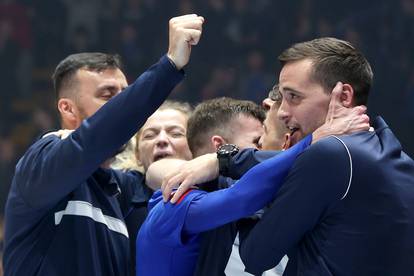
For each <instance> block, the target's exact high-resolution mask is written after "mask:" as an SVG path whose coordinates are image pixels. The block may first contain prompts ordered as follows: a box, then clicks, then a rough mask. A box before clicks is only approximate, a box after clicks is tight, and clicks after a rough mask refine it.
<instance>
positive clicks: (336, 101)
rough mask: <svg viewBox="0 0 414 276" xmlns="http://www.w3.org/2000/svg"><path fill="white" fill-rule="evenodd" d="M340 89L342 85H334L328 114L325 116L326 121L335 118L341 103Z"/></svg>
mask: <svg viewBox="0 0 414 276" xmlns="http://www.w3.org/2000/svg"><path fill="white" fill-rule="evenodd" d="M342 88H343V84H342V82H340V81H339V82H337V83H336V85H335V87H334V89H333V90H332V94H331V100H330V102H329V108H328V113H327V115H326V119H327V121H329V120H332V119H333V118H334V117H335V113H336V110H337V106H338V105H340V103H341V94H342Z"/></svg>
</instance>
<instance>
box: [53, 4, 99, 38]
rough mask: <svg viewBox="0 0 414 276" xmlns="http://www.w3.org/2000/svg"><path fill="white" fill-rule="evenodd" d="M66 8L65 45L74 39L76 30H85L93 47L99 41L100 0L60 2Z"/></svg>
mask: <svg viewBox="0 0 414 276" xmlns="http://www.w3.org/2000/svg"><path fill="white" fill-rule="evenodd" d="M61 1H62V2H63V3H64V4H65V6H66V12H67V15H66V18H67V26H66V32H65V34H66V45H68V44H69V43H70V42H71V40H72V39H73V38H74V36H75V33H76V29H77V28H79V27H80V28H82V29H85V30H86V32H87V33H88V35H89V39H90V41H91V43H92V44H93V45H95V44H96V43H97V42H98V41H99V39H100V38H99V37H98V36H97V35H98V34H99V32H98V30H99V29H98V22H99V19H100V11H101V10H102V8H103V7H102V6H101V1H100V0H61Z"/></svg>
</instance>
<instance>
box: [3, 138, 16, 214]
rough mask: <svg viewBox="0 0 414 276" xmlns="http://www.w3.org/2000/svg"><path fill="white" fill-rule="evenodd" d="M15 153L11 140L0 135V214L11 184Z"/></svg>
mask: <svg viewBox="0 0 414 276" xmlns="http://www.w3.org/2000/svg"><path fill="white" fill-rule="evenodd" d="M16 158H17V154H16V147H15V145H14V143H13V141H12V140H11V139H10V138H9V137H7V136H0V214H3V213H4V203H5V202H6V197H7V194H8V191H9V187H10V185H11V181H12V176H13V172H14V164H15V162H16Z"/></svg>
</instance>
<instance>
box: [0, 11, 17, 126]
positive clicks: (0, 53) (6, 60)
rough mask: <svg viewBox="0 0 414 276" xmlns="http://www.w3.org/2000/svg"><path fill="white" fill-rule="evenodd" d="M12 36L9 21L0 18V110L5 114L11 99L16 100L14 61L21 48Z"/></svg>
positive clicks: (8, 110)
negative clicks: (0, 95) (0, 98)
mask: <svg viewBox="0 0 414 276" xmlns="http://www.w3.org/2000/svg"><path fill="white" fill-rule="evenodd" d="M12 34H13V25H12V23H11V22H10V20H7V19H4V18H0V60H1V62H0V70H1V74H0V83H1V86H2V88H1V90H2V100H1V101H0V108H1V110H3V112H5V113H6V114H10V111H11V110H10V103H11V102H13V99H16V98H18V96H17V95H18V93H17V85H16V83H17V74H16V72H17V67H16V60H18V59H19V56H20V53H21V48H20V47H19V44H18V43H17V42H16V40H15V39H13V36H12ZM2 117H5V116H4V115H3V116H2ZM8 117H9V118H10V117H11V116H8ZM1 120H3V119H1Z"/></svg>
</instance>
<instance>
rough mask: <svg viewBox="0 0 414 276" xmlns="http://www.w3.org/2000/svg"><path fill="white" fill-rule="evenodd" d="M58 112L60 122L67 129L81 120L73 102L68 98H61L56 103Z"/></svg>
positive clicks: (74, 126)
mask: <svg viewBox="0 0 414 276" xmlns="http://www.w3.org/2000/svg"><path fill="white" fill-rule="evenodd" d="M57 107H58V110H59V113H60V115H61V117H62V124H63V126H64V127H65V128H67V129H75V128H77V127H78V125H79V123H80V122H81V121H82V120H81V118H80V117H79V111H78V109H77V107H76V105H75V103H74V102H73V100H71V99H68V98H61V99H59V100H58V104H57Z"/></svg>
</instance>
